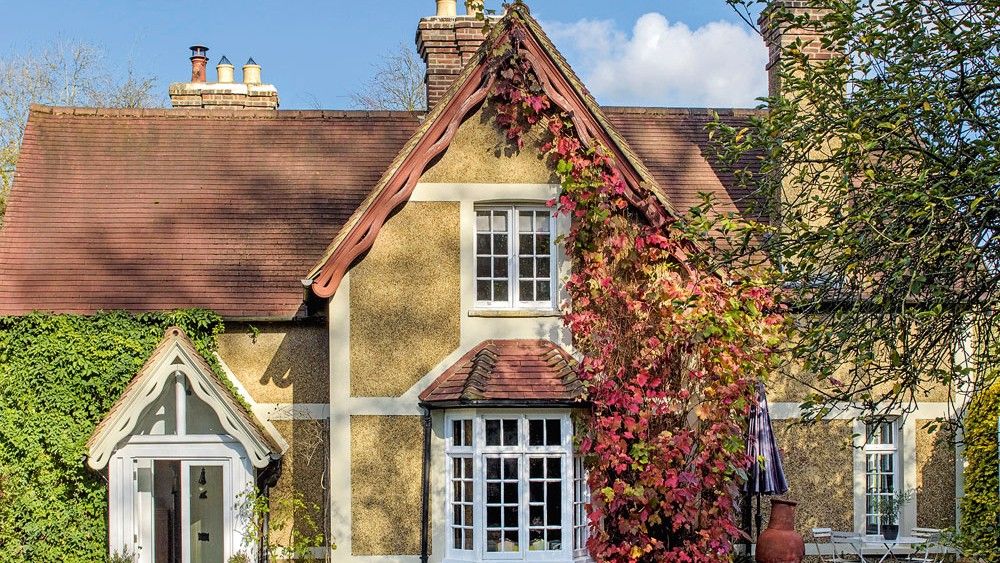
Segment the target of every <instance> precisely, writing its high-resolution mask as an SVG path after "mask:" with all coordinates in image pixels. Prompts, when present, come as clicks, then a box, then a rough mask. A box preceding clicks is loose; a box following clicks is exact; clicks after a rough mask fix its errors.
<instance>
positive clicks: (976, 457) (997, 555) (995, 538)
mask: <svg viewBox="0 0 1000 563" xmlns="http://www.w3.org/2000/svg"><path fill="white" fill-rule="evenodd" d="M998 416H1000V382H997V383H995V384H993V386H992V387H990V388H989V389H987V390H985V391H983V392H981V393H979V394H978V395H977V396H976V397H975V398H974V399H973V401H972V403H971V404H970V405H969V410H968V416H967V418H966V420H965V428H964V430H965V444H966V449H965V460H966V462H967V464H968V465H967V466H966V468H965V496H964V498H963V499H962V538H963V539H964V542H963V546H962V547H963V551H964V552H965V553H966V554H967V555H973V554H976V555H981V556H982V557H983V559H982V560H983V561H988V562H989V563H1000V552H998V551H1000V550H998V542H1000V530H998V529H997V517H998V514H1000V498H998V490H997V487H998V475H997V472H998V469H997V464H998V460H1000V458H998V457H997V455H998V450H997V417H998Z"/></svg>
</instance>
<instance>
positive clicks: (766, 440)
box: [746, 383, 788, 495]
mask: <svg viewBox="0 0 1000 563" xmlns="http://www.w3.org/2000/svg"><path fill="white" fill-rule="evenodd" d="M747 455H749V456H750V460H751V463H750V470H749V471H748V472H747V486H746V491H747V493H749V494H754V495H783V494H785V493H787V492H788V481H787V480H786V479H785V469H784V467H782V465H781V453H780V452H779V451H778V444H777V443H776V442H775V440H774V429H773V428H771V414H770V413H769V412H768V408H767V391H766V390H765V389H764V384H763V383H758V384H757V404H756V405H754V406H752V407H751V408H750V426H749V432H748V435H747Z"/></svg>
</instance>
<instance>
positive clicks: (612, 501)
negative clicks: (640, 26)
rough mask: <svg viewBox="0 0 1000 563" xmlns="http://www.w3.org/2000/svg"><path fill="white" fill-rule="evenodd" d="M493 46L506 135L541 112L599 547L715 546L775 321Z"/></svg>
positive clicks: (645, 556) (519, 61)
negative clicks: (562, 220)
mask: <svg viewBox="0 0 1000 563" xmlns="http://www.w3.org/2000/svg"><path fill="white" fill-rule="evenodd" d="M509 37H511V38H512V40H511V41H508V42H501V43H500V44H499V45H498V46H497V47H496V50H495V52H494V64H495V68H494V69H493V70H494V72H496V73H497V80H496V82H495V86H494V91H493V97H492V101H493V103H495V104H496V106H497V111H498V124H499V125H500V126H501V127H502V128H503V129H504V130H505V131H506V133H507V137H508V139H509V140H510V141H511V142H513V143H516V144H517V146H518V147H519V148H523V147H524V138H525V135H526V134H527V133H528V132H529V131H531V130H532V129H533V128H540V127H544V128H545V129H546V130H547V133H548V140H547V142H545V144H544V145H543V146H542V147H541V150H542V151H543V153H545V155H546V156H547V157H548V158H549V159H550V160H551V162H552V163H553V164H554V165H555V169H556V172H557V174H558V176H559V178H560V180H561V183H562V191H561V195H560V196H559V198H558V199H557V200H556V201H554V202H552V205H553V206H554V207H555V208H556V209H555V212H556V213H559V214H564V215H568V216H569V217H570V218H571V224H572V226H571V228H570V231H569V233H568V234H566V235H565V237H564V240H563V243H564V244H565V247H566V251H567V255H568V256H569V257H571V260H572V274H571V276H570V278H569V280H568V282H567V290H568V293H569V303H568V307H567V308H566V309H567V312H566V314H565V317H564V318H565V323H566V324H567V325H568V327H569V329H570V330H571V332H572V334H573V339H574V346H575V347H576V348H577V350H579V351H580V352H581V353H582V355H583V361H582V363H581V366H580V368H579V369H580V375H581V378H582V379H583V380H584V381H585V383H586V385H587V398H588V399H589V401H590V403H591V405H592V408H591V415H590V418H589V420H588V421H587V423H586V425H584V429H583V431H582V435H581V436H580V450H581V453H582V454H583V455H584V456H585V458H586V460H587V467H588V470H589V475H590V477H589V480H590V481H589V484H590V488H591V491H592V494H593V500H592V502H591V504H590V506H589V518H590V528H591V535H590V540H589V543H588V548H589V550H590V553H591V555H592V556H593V557H594V558H595V559H596V560H598V561H630V562H631V561H694V562H711V561H728V560H729V558H730V557H731V555H732V545H733V542H734V540H736V539H737V538H738V537H739V535H740V531H739V527H738V509H737V496H738V494H739V487H740V485H741V484H742V482H743V480H744V479H745V475H746V473H745V470H746V468H747V467H748V465H749V460H748V458H747V456H746V455H745V453H744V447H745V443H744V433H745V430H744V428H745V426H744V424H745V420H746V417H747V415H748V411H749V407H750V401H752V400H753V399H752V397H753V393H752V389H753V388H754V383H755V382H756V381H758V380H760V379H762V378H764V377H766V375H767V373H768V370H769V367H770V365H771V364H770V361H771V354H772V350H773V348H774V347H775V346H776V345H777V343H778V337H779V334H780V331H781V327H782V325H783V323H784V319H783V316H782V315H781V309H780V306H779V305H778V304H777V303H776V302H775V298H774V295H773V294H772V292H771V291H769V289H767V287H766V286H765V285H764V284H763V282H761V281H759V279H758V278H752V277H749V276H737V275H730V274H727V273H725V272H704V271H699V270H698V269H697V268H696V267H694V266H693V264H695V263H697V262H698V261H697V260H696V259H697V253H698V252H699V251H698V246H697V245H696V244H695V243H693V242H692V240H691V238H690V233H691V230H690V228H685V229H682V228H680V227H679V225H677V224H674V225H667V226H665V227H654V226H652V225H651V224H650V222H648V221H647V220H646V219H645V218H644V217H643V216H642V215H641V213H640V212H639V210H637V209H635V208H634V206H632V205H630V203H629V200H628V199H627V197H626V191H627V187H626V183H625V180H624V178H623V177H622V175H621V174H620V173H619V169H618V168H617V166H616V163H615V161H614V160H613V158H612V157H611V156H610V154H609V153H608V152H607V151H606V150H604V149H603V148H602V147H600V146H586V145H585V144H584V143H582V142H581V140H580V136H579V135H578V132H577V131H576V129H575V126H574V123H573V121H572V120H571V117H570V115H569V114H567V113H566V112H565V111H564V110H563V109H561V108H559V107H557V106H556V105H555V103H554V102H553V100H552V99H551V98H550V97H549V96H548V95H546V93H545V91H544V90H543V87H542V85H541V84H540V82H539V79H538V77H537V75H536V74H535V72H534V70H533V69H532V68H531V64H530V62H529V60H528V58H526V57H524V56H522V54H521V53H520V52H519V47H518V38H517V34H516V33H511V34H509Z"/></svg>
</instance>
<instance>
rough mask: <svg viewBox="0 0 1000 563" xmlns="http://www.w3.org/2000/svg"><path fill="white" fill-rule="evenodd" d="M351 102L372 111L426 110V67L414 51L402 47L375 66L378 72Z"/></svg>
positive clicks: (352, 96) (352, 97) (353, 95)
mask: <svg viewBox="0 0 1000 563" xmlns="http://www.w3.org/2000/svg"><path fill="white" fill-rule="evenodd" d="M351 100H352V101H353V103H354V105H355V106H357V107H359V108H361V109H368V110H404V111H420V110H424V109H426V107H427V91H426V87H425V86H424V65H423V63H422V62H421V61H420V59H418V58H417V55H416V53H414V52H413V49H412V48H410V47H407V46H406V45H403V44H400V45H399V46H398V47H397V48H396V50H395V51H393V52H391V53H388V54H386V55H384V56H383V57H382V59H381V60H380V61H379V62H378V64H376V65H375V73H374V74H373V75H372V76H371V78H369V79H368V81H367V82H365V84H364V85H363V86H362V87H361V89H360V90H358V91H357V92H355V93H354V94H352V95H351Z"/></svg>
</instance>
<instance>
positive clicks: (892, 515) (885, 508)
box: [877, 490, 913, 540]
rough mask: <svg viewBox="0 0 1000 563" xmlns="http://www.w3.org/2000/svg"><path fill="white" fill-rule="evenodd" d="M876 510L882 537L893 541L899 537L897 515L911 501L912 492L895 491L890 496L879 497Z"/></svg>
mask: <svg viewBox="0 0 1000 563" xmlns="http://www.w3.org/2000/svg"><path fill="white" fill-rule="evenodd" d="M877 498H878V501H877V508H878V512H879V514H880V515H881V516H882V526H881V528H882V529H881V532H882V537H884V538H885V539H887V540H894V539H896V538H897V537H898V536H899V513H900V511H902V510H903V507H904V506H906V504H907V503H909V502H910V501H911V500H913V490H903V491H896V492H895V493H894V494H891V495H879V496H878V497H877Z"/></svg>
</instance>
